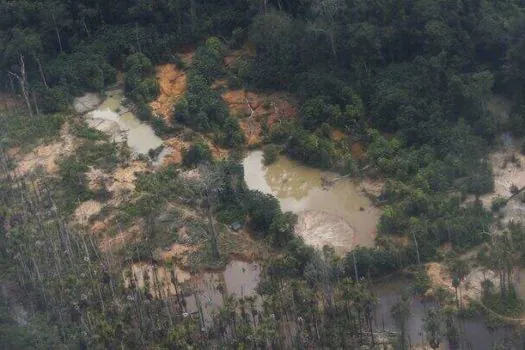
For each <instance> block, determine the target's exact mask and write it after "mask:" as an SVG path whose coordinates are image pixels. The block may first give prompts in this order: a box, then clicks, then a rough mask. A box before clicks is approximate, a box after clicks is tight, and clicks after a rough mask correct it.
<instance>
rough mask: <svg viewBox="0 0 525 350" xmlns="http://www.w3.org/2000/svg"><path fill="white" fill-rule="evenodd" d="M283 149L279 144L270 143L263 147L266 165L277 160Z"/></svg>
mask: <svg viewBox="0 0 525 350" xmlns="http://www.w3.org/2000/svg"><path fill="white" fill-rule="evenodd" d="M280 151H281V149H280V147H279V146H277V145H274V144H270V145H266V146H264V148H263V162H264V165H270V164H273V163H275V161H277V158H278V157H279V153H280Z"/></svg>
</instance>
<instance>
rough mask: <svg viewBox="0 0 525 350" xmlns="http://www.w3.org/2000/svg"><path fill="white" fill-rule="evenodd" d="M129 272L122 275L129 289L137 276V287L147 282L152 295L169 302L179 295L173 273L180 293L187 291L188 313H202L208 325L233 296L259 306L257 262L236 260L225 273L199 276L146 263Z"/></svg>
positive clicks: (259, 272)
mask: <svg viewBox="0 0 525 350" xmlns="http://www.w3.org/2000/svg"><path fill="white" fill-rule="evenodd" d="M130 270H131V271H129V270H128V272H124V274H123V277H124V284H125V286H126V287H127V288H130V286H131V283H130V276H134V277H133V278H134V281H135V284H136V286H137V287H138V288H145V286H146V283H148V285H149V292H150V293H151V295H152V296H153V297H155V298H157V299H166V298H169V297H173V296H175V295H176V294H177V290H176V288H175V285H174V284H173V281H172V276H173V274H174V275H175V276H176V279H177V281H178V283H179V284H180V286H179V288H178V290H179V292H180V291H181V290H183V291H184V295H185V297H184V300H185V304H186V306H185V312H188V313H190V314H200V311H202V314H201V315H202V317H203V321H205V322H210V321H211V320H212V314H213V312H215V311H217V310H218V309H219V308H220V307H221V306H222V305H223V304H224V301H225V298H227V297H230V296H234V297H235V298H237V299H239V298H244V297H255V305H260V299H259V297H258V296H257V293H256V288H257V285H258V284H259V280H260V275H261V267H260V265H259V264H257V263H249V262H245V261H239V260H233V261H230V262H229V263H228V265H226V267H225V268H224V270H222V271H217V272H203V273H200V274H198V275H191V274H190V273H189V272H186V271H184V270H181V269H180V268H178V267H177V266H173V267H172V268H167V267H164V266H157V265H154V264H147V263H136V264H133V265H132V266H131V267H130ZM130 272H131V274H130ZM146 281H148V282H146Z"/></svg>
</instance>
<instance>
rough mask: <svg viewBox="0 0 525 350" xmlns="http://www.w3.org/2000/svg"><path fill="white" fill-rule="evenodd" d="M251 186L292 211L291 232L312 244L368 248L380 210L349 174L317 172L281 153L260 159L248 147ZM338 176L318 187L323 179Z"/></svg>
mask: <svg viewBox="0 0 525 350" xmlns="http://www.w3.org/2000/svg"><path fill="white" fill-rule="evenodd" d="M243 165H244V177H245V181H246V184H247V186H248V188H249V189H251V190H259V191H261V192H263V193H268V194H272V195H273V196H275V197H276V198H277V199H278V200H279V203H280V204H281V209H282V210H283V211H291V212H293V213H295V214H297V215H298V223H297V226H296V230H295V231H296V234H298V235H300V236H302V237H303V238H304V240H305V242H306V243H307V244H310V245H312V246H314V247H316V248H322V247H323V246H324V245H330V246H332V247H334V249H335V250H336V252H338V253H339V254H344V253H346V252H348V251H350V250H351V249H353V248H354V247H355V246H357V245H360V246H364V247H373V246H374V244H375V236H376V227H377V223H378V221H379V217H380V214H381V211H380V210H379V209H378V208H376V207H374V206H373V204H372V202H371V201H370V200H369V199H368V198H367V197H366V196H365V195H364V194H363V193H362V192H361V191H360V190H359V186H358V184H356V183H355V182H354V181H352V180H351V179H347V178H340V177H339V176H338V175H337V174H334V173H330V172H323V171H321V170H319V169H315V168H310V167H306V166H303V165H301V164H299V163H298V162H295V161H292V160H290V159H288V158H287V157H284V156H282V157H279V159H278V160H277V161H276V162H275V163H273V164H271V165H269V166H265V165H264V164H263V152H262V151H253V152H251V153H249V154H248V156H247V157H246V158H245V159H244V161H243ZM327 178H328V179H331V180H334V179H339V180H337V181H335V182H334V183H333V185H331V186H323V179H327Z"/></svg>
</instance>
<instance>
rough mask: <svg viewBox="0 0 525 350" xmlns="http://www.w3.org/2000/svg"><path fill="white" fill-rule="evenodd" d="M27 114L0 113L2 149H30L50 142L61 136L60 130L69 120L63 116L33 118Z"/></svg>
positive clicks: (0, 145) (53, 115)
mask: <svg viewBox="0 0 525 350" xmlns="http://www.w3.org/2000/svg"><path fill="white" fill-rule="evenodd" d="M28 118H29V117H28V116H27V115H25V114H15V115H6V114H2V113H0V124H1V125H2V128H1V130H0V147H5V148H10V147H22V148H23V149H30V148H31V147H35V146H37V145H39V144H41V143H43V142H49V141H51V140H52V139H54V138H56V137H58V136H59V135H60V128H61V126H62V124H63V123H64V121H65V120H66V119H67V118H66V117H65V116H64V115H62V114H51V115H39V116H33V118H32V119H31V120H28Z"/></svg>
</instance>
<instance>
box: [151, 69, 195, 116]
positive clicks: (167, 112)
mask: <svg viewBox="0 0 525 350" xmlns="http://www.w3.org/2000/svg"><path fill="white" fill-rule="evenodd" d="M156 77H157V80H158V82H159V87H160V94H159V96H158V97H157V99H155V101H153V102H151V103H150V106H151V108H152V109H153V112H155V113H156V114H158V115H160V116H162V117H163V118H164V120H166V121H169V120H170V119H171V116H172V114H173V108H174V105H175V104H176V103H177V101H178V100H179V99H180V98H181V97H182V96H183V95H184V93H185V92H186V86H187V82H186V73H185V72H184V71H182V70H180V69H178V68H177V67H176V66H175V65H174V64H164V65H161V66H157V67H156Z"/></svg>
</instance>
